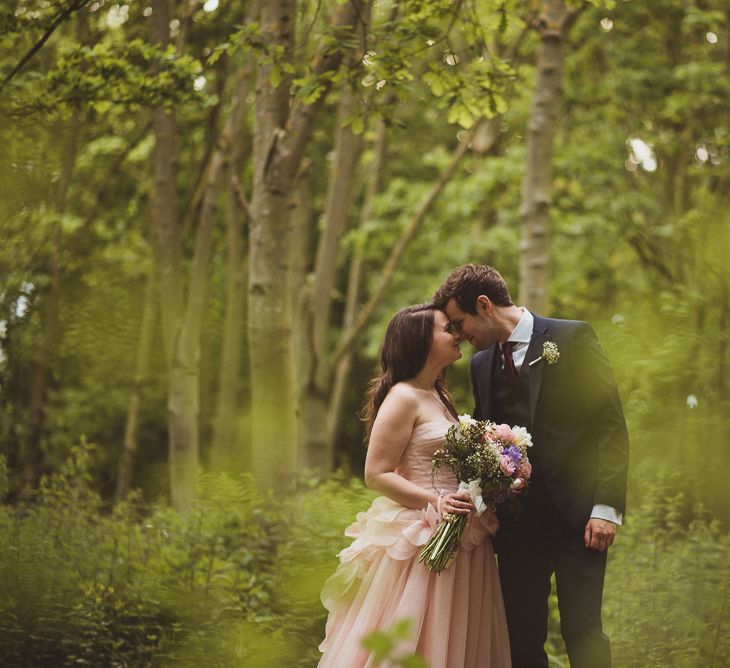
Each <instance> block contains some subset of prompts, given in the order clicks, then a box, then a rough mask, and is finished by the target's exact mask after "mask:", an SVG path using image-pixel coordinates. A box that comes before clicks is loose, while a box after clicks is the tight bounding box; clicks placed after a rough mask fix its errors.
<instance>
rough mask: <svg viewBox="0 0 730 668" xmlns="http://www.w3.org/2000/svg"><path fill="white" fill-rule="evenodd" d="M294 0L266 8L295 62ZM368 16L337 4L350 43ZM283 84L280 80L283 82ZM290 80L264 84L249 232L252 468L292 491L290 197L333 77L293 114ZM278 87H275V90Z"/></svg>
mask: <svg viewBox="0 0 730 668" xmlns="http://www.w3.org/2000/svg"><path fill="white" fill-rule="evenodd" d="M295 16H296V2H295V1H294V0H272V1H271V2H267V3H264V4H263V6H262V8H261V27H262V31H263V33H264V36H265V39H266V43H267V44H269V45H270V47H272V48H276V47H281V48H283V52H284V54H285V55H284V58H286V59H287V60H288V61H289V62H291V58H292V56H293V48H294V33H295V30H294V20H295ZM361 16H362V5H361V2H360V1H359V0H352V1H350V2H347V3H341V4H338V5H337V6H336V8H335V13H334V16H333V28H334V29H335V30H337V31H339V32H340V34H342V35H343V38H344V37H346V34H345V33H346V32H347V31H349V32H352V31H353V29H354V26H355V25H356V23H357V22H358V21H359V20H360V17H361ZM341 62H342V50H341V49H329V50H323V51H322V52H321V54H320V55H319V56H318V58H317V59H316V61H315V64H314V66H313V68H312V69H313V71H314V74H315V75H317V76H320V75H324V74H326V73H328V72H334V71H336V70H337V69H339V67H340V63H341ZM277 79H278V80H277ZM290 83H291V76H290V75H289V74H287V73H286V72H283V73H282V74H281V75H280V76H279V75H277V77H276V78H275V79H274V80H272V65H271V63H262V64H261V65H260V67H259V74H258V78H257V94H256V98H257V103H256V123H255V131H254V155H255V167H254V194H253V202H252V222H251V232H250V258H251V259H250V272H249V305H250V312H249V319H248V322H249V359H250V366H251V386H252V389H251V393H252V400H251V410H252V426H251V432H252V434H251V435H252V447H253V453H252V470H253V473H254V475H255V477H256V479H257V481H258V482H259V484H261V485H263V486H269V485H270V484H271V481H272V480H273V481H274V484H275V485H277V486H282V485H283V486H290V485H291V483H292V482H293V474H294V472H295V469H296V466H297V451H296V428H295V413H296V406H295V398H296V388H295V387H294V369H293V355H292V322H291V321H292V314H291V310H292V304H291V299H290V290H289V268H290V267H289V265H290V262H289V259H290V255H289V253H290V221H289V213H290V212H289V194H290V193H291V192H292V189H293V186H294V182H295V179H296V175H297V174H298V172H299V169H300V165H301V162H302V158H303V155H304V152H305V149H306V147H307V145H308V144H309V141H310V139H311V137H312V134H313V132H314V127H315V123H316V120H317V117H318V114H319V111H320V109H321V107H322V105H323V103H324V99H325V96H326V94H327V92H328V90H329V86H330V83H331V78H324V79H323V80H322V86H323V91H322V93H321V95H320V96H319V98H318V99H317V100H315V101H314V102H311V103H309V104H307V103H304V102H301V101H300V102H296V103H295V104H294V105H293V107H292V109H291V112H289V103H290V99H289V87H290ZM275 84H276V85H275Z"/></svg>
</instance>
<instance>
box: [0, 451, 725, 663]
mask: <svg viewBox="0 0 730 668" xmlns="http://www.w3.org/2000/svg"><path fill="white" fill-rule="evenodd" d="M92 454H93V448H92V447H91V446H88V445H84V444H81V445H80V446H76V447H74V448H73V456H72V457H71V458H70V459H69V460H68V461H67V462H66V463H65V464H64V465H63V466H62V467H61V469H60V470H59V471H58V472H57V473H55V474H53V475H52V476H50V477H47V478H45V479H44V481H43V484H42V485H41V488H40V489H39V491H38V493H37V495H36V497H35V499H33V503H32V504H28V505H22V506H8V505H2V506H0V541H2V545H3V550H2V551H0V664H2V665H13V666H19V667H20V666H39V665H54V666H66V665H68V666H70V665H92V666H101V665H109V666H173V665H175V666H198V665H203V664H204V665H206V666H220V667H227V666H231V667H232V666H240V665H245V666H247V667H252V668H254V667H255V668H272V667H273V666H279V665H286V666H291V667H292V668H311V667H313V666H315V665H316V663H317V661H318V657H319V652H318V651H317V645H318V644H319V642H320V641H321V640H322V637H323V633H324V622H325V612H326V611H325V610H324V608H322V606H321V604H320V603H319V596H318V594H319V591H320V589H321V587H322V584H323V583H324V580H325V579H326V577H327V576H328V575H330V574H331V572H332V571H333V570H334V568H335V565H336V559H335V554H336V553H337V552H338V550H339V549H341V548H342V547H343V546H344V545H345V544H346V541H347V539H346V538H345V537H344V534H343V529H344V527H345V526H346V525H347V524H349V523H350V522H351V521H352V520H353V519H354V515H355V514H356V513H357V512H358V511H360V510H363V509H365V508H366V507H367V505H368V504H369V502H370V500H371V499H372V494H371V493H370V492H368V491H367V490H365V489H364V488H363V487H362V484H361V483H360V482H359V481H356V480H351V479H348V478H347V477H345V476H336V477H335V478H333V479H332V480H330V481H328V482H326V483H321V484H318V483H312V482H309V483H307V482H306V481H302V484H301V485H300V491H299V492H297V493H296V494H293V495H290V496H288V497H286V498H274V497H261V496H259V495H257V494H256V493H255V492H254V490H253V485H252V484H251V481H250V480H249V479H245V478H244V479H240V480H233V479H231V478H229V477H226V476H221V477H216V478H212V477H208V478H205V479H204V480H203V481H202V483H201V489H200V497H199V498H200V502H199V506H198V508H197V509H196V511H194V512H192V513H190V514H187V515H180V514H178V513H175V512H174V511H172V510H170V508H169V507H168V506H167V504H165V503H159V504H151V505H150V504H143V503H141V501H140V500H139V499H131V500H130V501H128V502H126V503H124V504H121V505H118V506H116V507H115V508H114V509H113V510H109V509H107V508H105V507H104V506H103V504H102V503H101V501H100V499H99V497H98V495H97V494H96V493H95V492H94V491H93V489H92V485H91V477H90V475H89V463H90V458H91V456H92ZM2 470H3V469H2V467H0V473H1V472H2ZM2 477H3V476H0V490H1V489H2V485H3V484H4V481H3V480H2ZM680 478H681V476H679V475H677V474H675V475H658V476H657V477H656V478H655V479H654V480H652V487H653V490H654V493H653V494H652V495H647V496H646V498H645V500H644V502H642V503H641V504H640V505H639V506H638V507H635V508H634V509H633V512H632V514H631V517H632V519H631V521H629V522H627V523H626V525H625V526H624V527H623V528H622V529H621V531H620V533H619V538H618V541H617V543H616V545H615V546H614V547H613V548H612V549H611V553H610V558H609V567H608V574H607V582H606V589H605V597H604V623H605V629H606V632H607V633H608V634H609V636H610V637H611V639H612V644H613V654H614V662H615V665H616V666H617V668H622V667H629V666H642V667H646V668H665V667H666V666H687V667H689V666H699V665H707V666H710V665H716V666H719V665H722V662H723V661H724V657H726V656H728V653H729V652H730V633H728V618H729V615H728V613H729V612H730V611H729V609H728V605H729V604H730V602H729V601H728V593H727V592H728V585H730V535H729V534H728V533H727V531H724V530H723V529H722V528H721V525H720V524H719V523H718V522H717V521H716V520H713V519H712V518H711V516H710V515H709V514H708V513H707V511H706V510H705V509H704V508H702V507H701V506H699V505H698V506H697V507H696V508H695V510H694V511H693V513H692V514H691V515H690V516H689V517H687V516H686V513H685V511H684V499H683V498H682V495H681V494H678V493H677V489H678V487H679V484H680ZM551 603H552V610H551V615H552V616H551V626H550V639H549V643H548V649H549V652H550V655H551V662H552V663H551V665H555V666H567V659H566V657H565V654H564V649H563V646H562V641H561V640H560V637H559V621H558V617H557V608H556V607H555V601H554V599H553V600H552V601H551ZM407 626H408V624H407V621H404V622H403V624H401V625H398V626H396V627H394V628H393V629H388V630H384V631H383V632H379V633H375V634H373V635H372V636H370V637H368V638H367V639H366V641H365V642H366V645H367V646H368V647H369V648H370V649H371V650H372V651H373V652H375V654H376V655H377V656H378V657H380V658H381V659H382V658H385V657H388V656H391V657H392V652H393V650H394V648H395V647H396V645H397V643H398V639H399V638H401V637H403V634H407V633H408V628H407ZM400 661H401V664H399V665H403V666H413V667H416V666H423V665H424V664H423V661H422V660H421V659H419V658H418V657H402V658H401V659H400Z"/></svg>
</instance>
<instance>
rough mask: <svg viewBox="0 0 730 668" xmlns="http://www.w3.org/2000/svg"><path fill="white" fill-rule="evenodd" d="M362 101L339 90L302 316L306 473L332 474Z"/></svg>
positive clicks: (301, 385) (301, 448) (347, 90)
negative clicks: (336, 370) (336, 340)
mask: <svg viewBox="0 0 730 668" xmlns="http://www.w3.org/2000/svg"><path fill="white" fill-rule="evenodd" d="M357 104H358V101H357V98H356V97H355V95H354V94H353V92H352V90H351V89H350V87H349V86H345V88H344V89H343V90H342V92H341V99H340V105H339V112H338V119H337V120H338V125H337V133H336V136H335V148H334V154H335V157H334V160H333V161H332V168H331V172H330V178H329V184H328V188H327V205H326V208H325V214H324V225H323V228H322V232H321V233H320V237H319V243H318V246H317V259H316V263H315V268H314V280H313V282H312V287H311V291H309V293H308V299H307V300H306V302H307V306H306V307H305V309H304V312H303V318H302V319H301V320H298V321H297V322H298V323H300V324H301V325H302V327H303V328H304V330H305V336H304V337H303V338H304V339H305V340H304V345H305V346H306V352H305V354H306V355H307V357H308V359H309V364H308V365H307V369H306V373H305V374H304V375H303V376H300V377H299V378H298V388H297V390H298V414H299V419H300V424H299V432H298V433H299V451H300V463H301V465H302V466H303V467H304V468H306V469H315V470H319V471H330V470H331V469H332V466H333V463H334V451H333V450H332V448H330V447H329V446H330V442H329V441H328V438H327V422H328V406H329V402H330V391H331V386H332V374H333V368H332V360H331V352H330V350H329V347H328V335H329V332H330V327H331V312H332V300H333V296H334V293H335V287H336V279H337V260H336V258H337V255H338V250H339V247H340V242H341V240H342V235H343V233H344V231H345V229H346V227H347V221H348V214H349V210H350V207H351V205H352V199H353V189H354V188H353V186H354V182H355V178H356V175H357V167H358V163H359V161H360V155H361V154H362V148H363V142H362V136H361V135H357V134H355V133H354V132H353V131H352V128H351V127H350V126H347V127H343V125H342V124H343V122H344V120H345V119H346V118H347V117H348V116H351V115H352V114H353V113H355V111H356V107H357Z"/></svg>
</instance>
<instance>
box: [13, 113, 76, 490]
mask: <svg viewBox="0 0 730 668" xmlns="http://www.w3.org/2000/svg"><path fill="white" fill-rule="evenodd" d="M80 134H81V120H80V118H79V116H78V115H76V116H74V118H73V120H72V121H71V128H70V133H69V139H68V143H67V144H66V152H65V155H64V159H63V166H62V169H61V175H60V178H59V181H58V188H57V189H56V194H55V197H54V209H55V212H56V216H55V222H54V224H53V238H52V246H51V257H50V274H51V281H50V289H49V290H48V292H47V293H46V294H45V295H44V297H43V299H42V301H41V308H42V312H41V323H42V333H41V341H40V345H39V347H38V351H37V352H36V357H35V367H34V369H33V379H32V384H31V388H30V404H29V406H28V438H27V440H26V442H25V447H24V448H23V451H22V456H21V475H22V479H23V493H24V494H25V495H27V494H28V493H29V492H30V490H31V489H33V488H34V487H35V486H36V484H37V483H38V478H39V475H40V465H41V458H42V455H41V445H40V444H41V438H42V436H43V423H44V419H45V413H44V404H45V399H46V386H47V384H48V378H49V374H50V364H51V355H52V352H53V350H54V349H55V348H56V345H57V339H58V326H59V323H58V319H59V312H60V307H61V262H62V260H61V253H62V242H61V234H62V228H61V218H62V217H63V214H64V213H65V211H66V199H67V196H68V191H69V187H70V185H71V178H72V176H73V172H74V168H75V166H76V153H77V150H78V143H79V135H80Z"/></svg>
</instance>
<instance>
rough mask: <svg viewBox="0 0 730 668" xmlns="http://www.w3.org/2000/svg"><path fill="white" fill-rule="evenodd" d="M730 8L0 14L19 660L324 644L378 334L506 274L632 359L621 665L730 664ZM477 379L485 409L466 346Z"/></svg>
mask: <svg viewBox="0 0 730 668" xmlns="http://www.w3.org/2000/svg"><path fill="white" fill-rule="evenodd" d="M729 26H730V8H728V6H727V4H726V3H725V2H722V1H721V0H651V1H646V2H639V1H638V0H616V1H600V0H595V1H591V2H584V1H580V0H575V1H572V2H563V1H561V0H544V1H542V2H538V1H536V0H403V1H401V2H397V1H394V0H393V1H390V0H377V1H372V2H371V1H370V0H346V1H344V2H343V1H341V0H261V2H254V1H248V2H245V1H241V2H230V1H229V0H205V2H201V1H199V0H177V1H175V0H150V1H149V2H147V1H137V0H135V1H134V2H127V3H124V2H119V3H112V2H109V1H105V0H94V1H91V0H13V1H11V2H8V3H4V4H3V6H2V8H0V115H2V124H0V226H1V227H0V501H1V503H0V545H2V548H1V549H0V664H2V665H13V666H39V665H49V666H50V665H58V666H61V665H93V666H101V665H108V666H143V665H199V664H200V662H201V661H204V662H205V663H206V665H220V666H234V665H237V666H241V665H245V666H266V667H268V666H278V665H286V666H302V667H304V666H313V665H315V664H316V660H317V655H318V654H317V650H316V645H317V644H318V643H319V641H320V639H321V636H322V633H323V624H324V610H323V609H322V608H321V606H320V604H319V601H318V591H319V588H320V587H321V584H322V582H323V580H324V578H325V577H326V576H327V575H328V574H329V573H330V572H331V571H332V570H333V569H334V566H335V563H336V560H335V554H336V552H337V551H338V549H339V548H340V547H341V546H342V545H343V536H342V531H343V529H344V527H345V526H346V525H347V524H348V523H349V522H350V521H352V519H353V518H354V515H355V513H356V512H357V511H358V510H361V509H363V507H364V506H365V505H366V504H367V503H368V499H369V498H370V494H369V492H367V490H365V489H364V488H363V486H362V484H361V482H360V478H361V472H362V464H363V461H364V456H365V449H364V446H363V444H362V430H361V424H360V422H359V420H358V410H359V407H360V403H361V400H362V396H363V393H364V391H365V388H366V386H367V382H368V379H369V378H370V377H371V376H372V374H373V372H374V370H375V364H376V360H377V354H378V346H379V343H380V341H381V339H382V336H383V332H384V327H385V324H386V323H387V321H388V320H389V318H390V316H391V315H392V313H393V312H394V311H395V310H397V309H398V308H400V307H401V306H403V305H406V304H411V303H419V302H423V301H427V300H428V299H429V297H430V296H431V295H432V293H433V291H434V290H435V289H436V287H438V285H439V284H440V283H441V281H442V280H443V278H444V277H445V276H446V274H447V273H448V271H449V270H450V269H451V268H453V267H454V266H456V265H458V264H462V263H465V262H479V263H488V264H493V265H495V266H496V267H497V268H498V269H500V271H501V272H502V273H503V275H504V276H505V278H506V279H507V280H508V283H509V284H510V285H511V286H512V289H513V292H514V294H513V297H514V298H515V299H516V301H517V302H518V303H519V304H521V305H526V306H529V307H531V308H532V309H533V310H535V311H537V312H540V313H542V314H545V315H552V316H556V317H568V318H578V319H584V320H588V321H590V322H591V323H592V324H593V325H594V326H595V328H596V330H597V331H598V333H599V337H600V339H601V342H602V344H603V347H604V349H605V351H606V353H607V355H608V357H609V358H610V360H611V362H612V364H613V367H614V371H615V373H616V376H617V381H618V384H619V387H620V391H621V395H622V399H623V401H624V406H625V411H626V415H627V419H628V422H629V429H630V434H631V439H632V453H631V469H630V490H629V504H630V505H629V513H628V515H627V522H626V525H625V526H624V527H623V528H622V529H621V531H620V534H619V539H618V542H617V544H616V546H615V547H613V548H612V554H611V557H610V559H609V572H608V580H607V585H606V595H605V599H606V600H605V605H604V609H605V620H606V627H607V631H608V633H609V635H610V636H611V638H612V640H613V649H614V658H615V663H616V665H617V666H642V667H645V666H724V665H728V658H727V657H728V656H730V601H728V595H729V592H730V530H729V528H728V523H729V522H730V492H728V490H729V489H730V487H729V486H728V474H729V473H730V464H729V462H730V456H729V454H730V453H728V447H729V444H730V398H729V396H728V391H729V390H730V380H729V379H728V375H729V374H730V334H729V333H728V331H729V330H730V263H728V257H730V207H729V206H728V204H729V203H730V202H729V196H730V128H729V127H728V109H729V108H730V76H729V75H730V40H728V27H729ZM464 352H465V353H467V354H466V357H467V358H468V356H469V352H470V351H467V349H466V347H465V349H464ZM449 382H450V385H451V388H452V390H453V392H454V394H455V398H456V402H457V406H458V407H459V409H460V410H461V411H469V410H470V409H471V408H472V406H471V399H470V392H469V383H468V364H466V363H465V362H464V361H461V362H460V363H458V364H457V365H455V366H454V367H453V368H452V369H451V370H450V373H449ZM552 614H553V617H552V622H553V623H552V633H551V638H550V653H551V660H552V661H553V662H554V664H555V665H556V666H566V665H567V659H566V657H565V655H564V650H563V648H562V646H561V643H560V640H559V624H558V618H557V611H555V610H554V609H553V611H552ZM401 632H407V631H404V630H403V629H394V630H393V631H392V633H390V634H388V633H386V634H383V635H379V636H377V637H374V638H372V639H371V641H370V642H371V643H372V647H373V648H374V649H375V650H376V651H377V652H379V653H381V654H382V655H387V654H388V653H389V652H390V648H391V646H392V643H393V642H394V638H395V637H396V636H397V634H398V633H401ZM401 664H402V665H404V666H406V665H411V666H415V665H420V664H419V663H418V660H417V658H414V657H404V658H402V659H401Z"/></svg>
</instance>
